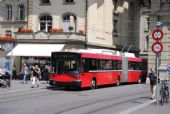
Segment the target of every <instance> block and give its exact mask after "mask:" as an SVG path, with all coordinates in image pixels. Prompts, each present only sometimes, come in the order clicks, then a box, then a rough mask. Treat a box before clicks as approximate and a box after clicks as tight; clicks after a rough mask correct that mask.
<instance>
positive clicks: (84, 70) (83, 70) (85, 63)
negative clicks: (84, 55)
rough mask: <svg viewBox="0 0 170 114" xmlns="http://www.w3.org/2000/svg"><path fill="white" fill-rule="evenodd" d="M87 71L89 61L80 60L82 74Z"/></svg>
mask: <svg viewBox="0 0 170 114" xmlns="http://www.w3.org/2000/svg"><path fill="white" fill-rule="evenodd" d="M88 71H89V61H88V60H87V59H82V72H88Z"/></svg>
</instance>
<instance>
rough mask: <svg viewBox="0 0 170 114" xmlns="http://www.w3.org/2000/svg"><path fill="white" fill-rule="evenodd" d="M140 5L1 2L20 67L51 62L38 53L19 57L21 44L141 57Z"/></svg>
mask: <svg viewBox="0 0 170 114" xmlns="http://www.w3.org/2000/svg"><path fill="white" fill-rule="evenodd" d="M140 4H141V0H17V1H16V0H1V2H0V33H1V36H5V35H9V34H10V35H11V36H12V37H13V38H14V49H13V52H12V54H13V56H15V59H14V64H16V65H18V66H17V67H18V68H19V67H20V66H21V64H22V63H23V62H29V61H31V60H34V61H35V62H39V63H42V64H46V63H48V62H49V55H44V56H43V55H39V56H38V55H37V53H38V52H37V53H36V54H34V53H30V54H28V53H27V54H25V55H23V54H21V53H20V54H17V52H16V51H17V49H18V48H19V46H21V44H22V45H24V44H25V46H28V45H29V46H30V45H37V48H38V46H39V45H40V44H41V45H44V46H45V45H46V46H47V45H63V47H62V49H59V51H62V50H65V49H71V48H74V49H90V48H100V49H101V48H102V49H103V48H105V49H112V50H119V51H130V52H135V53H136V54H139V51H140V50H139V43H140V42H139V26H140V24H139V22H140V20H139V17H140V6H141V5H140ZM1 44H2V43H1ZM31 47H34V46H30V48H31ZM39 47H40V46H39ZM26 48H29V47H23V48H22V49H23V50H24V49H26ZM20 49H21V48H20ZM37 50H38V49H37ZM39 50H40V51H42V50H41V49H39ZM18 51H20V52H21V50H18ZM51 51H52V50H51ZM15 52H16V53H15ZM44 53H45V50H44ZM19 69H20V68H19Z"/></svg>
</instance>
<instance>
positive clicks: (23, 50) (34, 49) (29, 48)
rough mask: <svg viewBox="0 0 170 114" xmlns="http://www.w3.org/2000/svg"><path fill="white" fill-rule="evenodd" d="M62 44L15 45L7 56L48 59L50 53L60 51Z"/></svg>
mask: <svg viewBox="0 0 170 114" xmlns="http://www.w3.org/2000/svg"><path fill="white" fill-rule="evenodd" d="M63 47H64V44H17V46H16V47H14V49H13V50H12V51H11V52H9V53H8V54H7V56H32V57H34V56H45V57H50V56H51V52H55V51H61V50H62V49H63Z"/></svg>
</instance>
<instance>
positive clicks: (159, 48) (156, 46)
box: [152, 42, 163, 54]
mask: <svg viewBox="0 0 170 114" xmlns="http://www.w3.org/2000/svg"><path fill="white" fill-rule="evenodd" d="M162 50H163V45H162V44H161V43H160V42H155V43H153V44H152V51H153V52H154V53H155V54H159V53H161V52H162Z"/></svg>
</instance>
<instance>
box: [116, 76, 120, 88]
mask: <svg viewBox="0 0 170 114" xmlns="http://www.w3.org/2000/svg"><path fill="white" fill-rule="evenodd" d="M116 86H120V77H118V78H117V80H116Z"/></svg>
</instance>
